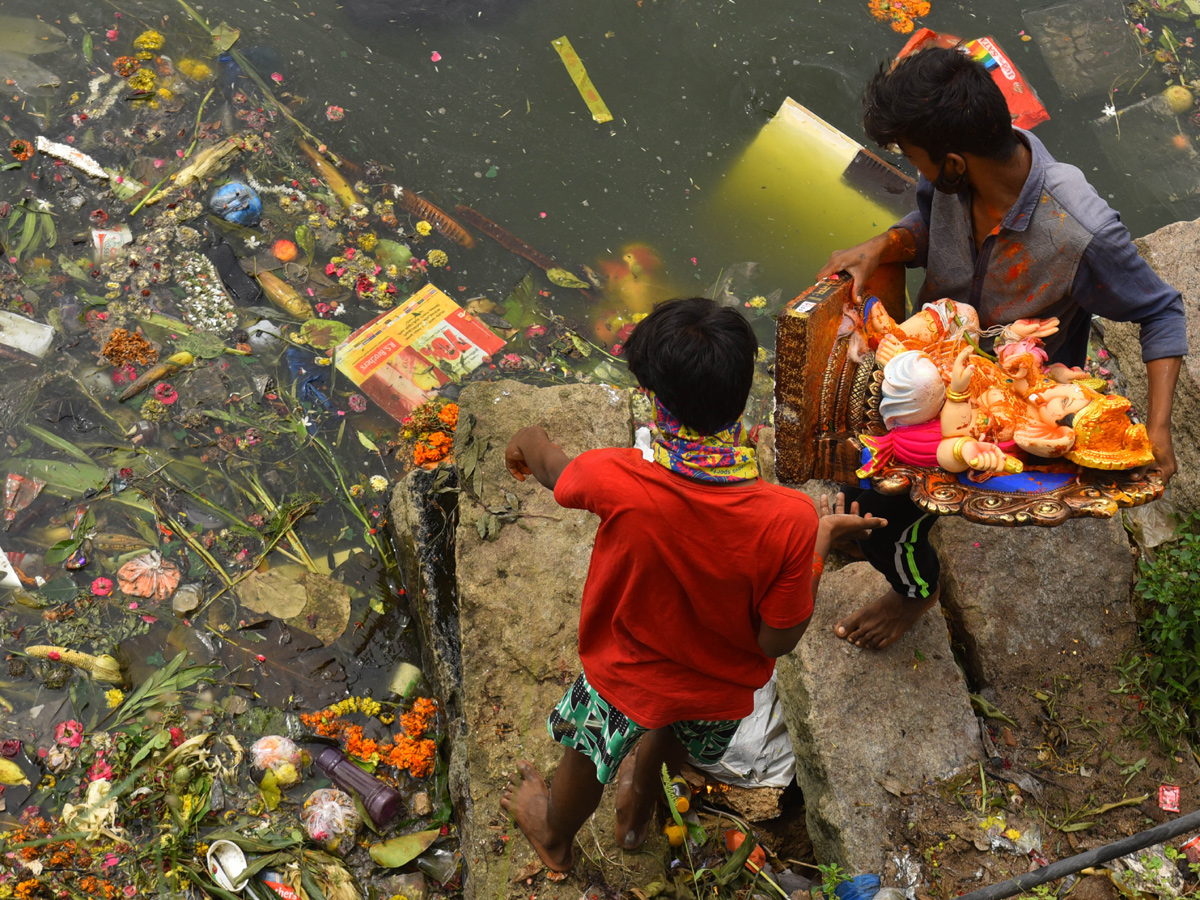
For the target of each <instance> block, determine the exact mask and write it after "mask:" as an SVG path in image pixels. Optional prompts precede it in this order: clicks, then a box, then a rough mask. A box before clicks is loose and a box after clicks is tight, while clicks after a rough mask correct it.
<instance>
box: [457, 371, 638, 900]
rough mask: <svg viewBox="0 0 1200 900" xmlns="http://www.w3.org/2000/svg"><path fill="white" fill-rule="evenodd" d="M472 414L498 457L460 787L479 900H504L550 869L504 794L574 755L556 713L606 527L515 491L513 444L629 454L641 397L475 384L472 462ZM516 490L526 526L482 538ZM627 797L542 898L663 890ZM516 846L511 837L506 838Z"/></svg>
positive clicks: (476, 561) (488, 471) (465, 600)
mask: <svg viewBox="0 0 1200 900" xmlns="http://www.w3.org/2000/svg"><path fill="white" fill-rule="evenodd" d="M472 416H473V417H474V425H473V427H472V428H471V429H470V433H469V439H470V438H473V439H474V440H475V441H476V442H483V441H487V442H488V443H489V446H488V449H487V450H485V451H484V452H483V453H482V455H481V456H480V460H479V466H480V467H481V469H482V483H481V492H480V497H478V498H476V497H474V496H472V494H470V493H466V492H464V493H463V494H460V496H459V508H458V514H459V523H458V528H457V533H456V567H457V579H458V602H459V630H460V635H461V641H462V713H463V716H464V719H465V726H466V731H465V734H466V739H465V740H460V741H459V742H458V744H457V745H456V747H455V751H454V755H455V758H456V765H455V767H454V779H453V783H452V790H453V791H454V792H455V794H456V795H457V798H456V799H457V804H458V808H459V811H460V814H461V817H460V823H461V827H462V838H463V841H462V849H463V856H464V860H465V862H466V866H467V875H466V883H465V896H466V898H467V900H476V898H480V900H482V898H488V900H495V898H503V897H506V896H510V895H511V896H513V897H516V896H517V895H521V896H528V895H529V894H531V893H533V892H534V891H533V890H531V888H530V887H529V886H528V885H526V884H525V883H524V880H523V879H524V878H525V877H527V876H528V875H532V874H534V873H536V872H537V871H538V870H539V869H540V866H539V865H538V864H537V857H536V854H534V852H533V850H532V849H531V848H530V846H529V843H528V842H527V841H526V840H525V839H524V838H523V837H522V836H521V834H520V833H519V832H518V831H517V830H516V828H515V826H513V825H512V824H511V822H510V819H509V816H508V814H507V813H505V812H504V811H503V810H502V809H501V807H500V797H501V793H502V792H503V790H504V785H505V783H506V781H507V780H508V778H509V776H510V774H512V773H513V772H515V770H516V763H517V761H518V760H520V759H529V760H530V761H532V762H533V764H534V765H535V766H536V767H537V768H538V769H539V771H541V772H542V773H543V774H545V775H549V774H550V773H551V771H552V770H553V768H554V766H555V765H556V764H557V762H558V759H559V757H560V755H561V752H560V748H559V747H558V745H557V744H554V743H553V742H552V741H551V740H550V736H549V735H548V734H547V731H546V716H547V715H548V714H549V712H550V710H551V709H552V708H553V707H554V705H555V704H556V703H557V702H558V700H559V698H560V697H561V696H562V693H563V690H564V688H565V687H566V686H567V685H569V684H570V683H571V681H572V680H574V678H575V676H576V675H577V674H578V671H579V656H578V648H577V642H578V626H579V599H580V596H581V593H582V590H583V583H584V579H585V577H586V575H587V569H588V563H589V560H590V558H591V550H592V541H593V539H594V537H595V532H596V526H597V523H598V520H597V519H596V518H595V517H594V516H592V515H591V514H589V513H586V512H582V511H579V510H568V509H562V508H560V507H559V506H558V505H557V504H556V503H555V502H554V496H553V494H551V492H550V491H547V490H545V489H544V488H542V487H541V486H540V485H538V484H537V482H535V481H534V480H533V479H532V478H531V479H529V480H528V481H527V482H525V483H520V482H517V481H514V480H513V479H512V477H511V476H510V475H509V474H508V473H507V472H506V471H505V469H504V447H505V445H506V444H507V443H508V440H509V438H510V437H511V436H512V434H513V433H514V432H515V431H516V430H517V429H519V428H521V427H523V426H526V425H541V426H543V427H544V428H545V429H546V431H547V432H548V433H549V434H550V437H551V439H552V440H554V441H555V442H556V443H558V444H559V446H561V447H562V448H563V450H564V451H566V453H567V454H568V455H571V456H574V455H576V454H578V453H581V452H582V451H584V450H588V449H591V448H596V447H608V446H624V447H628V446H631V445H632V440H633V421H632V417H631V414H630V403H629V395H628V394H627V393H626V392H623V391H616V390H613V389H611V388H607V387H602V386H596V385H571V386H562V387H549V388H535V387H532V386H529V385H525V384H521V383H518V382H515V381H499V382H490V383H477V384H472V385H469V386H468V387H466V388H465V389H464V390H463V392H462V395H461V396H460V398H459V430H458V434H457V436H456V441H457V442H458V446H456V448H455V455H456V458H458V459H460V460H461V459H462V458H463V455H462V450H463V446H462V444H463V442H464V432H465V431H466V429H464V428H463V423H464V422H467V421H469V420H470V417H472ZM470 480H471V481H472V482H473V479H470ZM509 493H511V494H513V495H515V497H516V499H517V500H518V501H519V509H520V511H521V512H522V513H523V514H524V515H523V518H521V519H520V520H519V524H510V525H506V526H505V527H504V528H503V529H502V530H501V531H500V533H499V534H498V535H497V536H496V537H495V540H492V541H487V540H483V539H481V538H480V535H479V531H478V529H477V527H476V521H477V520H478V519H479V518H480V516H481V515H483V514H484V507H485V506H490V507H496V506H498V505H503V504H505V503H507V502H508V498H507V497H506V494H509ZM613 793H614V791H613V789H612V788H610V789H609V790H608V792H607V793H606V796H605V798H604V800H603V801H602V802H601V805H600V810H599V811H598V812H597V814H596V816H594V817H593V819H592V820H591V821H590V822H589V823H588V824H586V825H585V826H584V828H583V830H582V831H581V832H580V834H579V839H578V841H577V843H576V860H577V864H576V869H575V871H574V872H573V874H572V876H571V877H570V878H569V879H568V880H567V881H565V882H563V883H561V884H553V883H548V882H545V881H544V880H539V881H538V882H537V888H536V893H537V895H538V896H539V897H540V898H543V900H551V898H558V897H561V898H564V900H577V898H578V897H579V896H580V894H581V893H582V892H583V889H584V888H586V887H587V886H588V885H589V884H591V883H593V882H596V881H600V882H602V883H606V884H608V885H610V886H611V887H613V888H614V889H616V890H619V891H623V890H625V889H627V888H629V887H632V886H639V885H644V884H646V883H649V881H651V880H652V875H651V874H650V873H649V871H648V870H647V871H642V870H643V869H644V868H645V867H646V863H645V860H647V859H648V857H646V856H639V855H636V854H623V853H622V852H621V851H619V850H618V849H616V844H615V841H614V840H613V837H612V831H613V822H612V811H613ZM504 835H508V836H509V837H510V839H509V840H507V841H503V840H501V838H502V836H504ZM609 860H612V861H613V862H611V863H610V862H609ZM514 879H516V881H517V883H515V884H514Z"/></svg>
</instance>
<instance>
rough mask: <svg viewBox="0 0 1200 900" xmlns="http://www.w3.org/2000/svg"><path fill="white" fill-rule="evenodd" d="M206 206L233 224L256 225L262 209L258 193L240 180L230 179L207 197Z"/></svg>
mask: <svg viewBox="0 0 1200 900" xmlns="http://www.w3.org/2000/svg"><path fill="white" fill-rule="evenodd" d="M208 208H209V209H211V210H212V211H213V212H215V213H216V214H217V215H218V216H220V217H221V218H222V219H224V220H225V221H226V222H233V223H234V224H235V225H257V224H258V222H259V220H260V219H261V218H262V209H263V207H262V201H261V200H260V199H258V194H256V193H254V191H252V190H251V189H250V188H248V187H247V186H246V185H244V184H242V183H241V182H240V181H231V182H229V183H228V184H224V185H221V187H219V188H217V189H216V191H214V192H213V195H212V197H210V198H209V201H208Z"/></svg>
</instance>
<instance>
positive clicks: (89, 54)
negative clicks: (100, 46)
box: [83, 31, 92, 64]
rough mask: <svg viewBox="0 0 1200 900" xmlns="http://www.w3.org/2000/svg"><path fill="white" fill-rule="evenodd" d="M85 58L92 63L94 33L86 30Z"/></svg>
mask: <svg viewBox="0 0 1200 900" xmlns="http://www.w3.org/2000/svg"><path fill="white" fill-rule="evenodd" d="M83 58H84V59H86V60H87V61H88V63H89V64H90V63H91V61H92V33H91V32H90V31H85V32H84V34H83Z"/></svg>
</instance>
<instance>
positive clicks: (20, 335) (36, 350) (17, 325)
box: [0, 310, 54, 359]
mask: <svg viewBox="0 0 1200 900" xmlns="http://www.w3.org/2000/svg"><path fill="white" fill-rule="evenodd" d="M52 343H54V329H53V328H52V327H50V326H49V325H43V324H41V323H40V322H34V321H33V320H32V319H27V318H25V317H24V316H18V315H17V314H16V313H11V312H8V311H7V310H0V344H3V345H4V346H6V347H12V348H13V349H14V350H22V351H24V352H25V353H28V354H29V355H30V356H36V357H37V358H38V359H41V358H42V357H44V356H45V355H46V354H47V353H48V352H49V350H50V345H51V344H52Z"/></svg>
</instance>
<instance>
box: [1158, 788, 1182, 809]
mask: <svg viewBox="0 0 1200 900" xmlns="http://www.w3.org/2000/svg"><path fill="white" fill-rule="evenodd" d="M1158 808H1159V809H1161V810H1163V812H1179V785H1177V784H1160V785H1159V786H1158Z"/></svg>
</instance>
